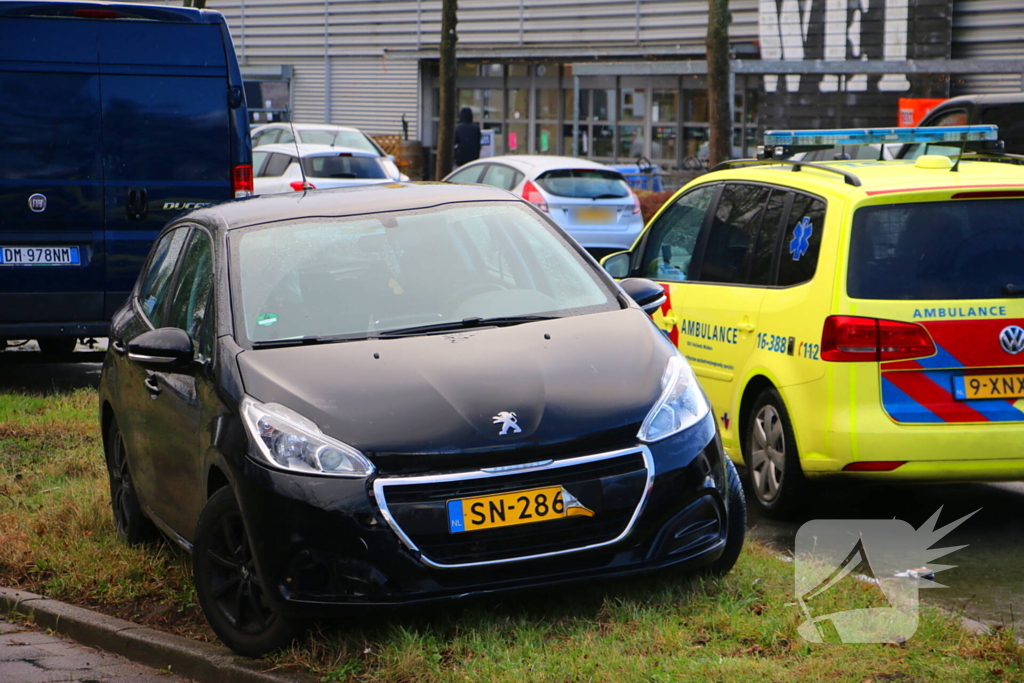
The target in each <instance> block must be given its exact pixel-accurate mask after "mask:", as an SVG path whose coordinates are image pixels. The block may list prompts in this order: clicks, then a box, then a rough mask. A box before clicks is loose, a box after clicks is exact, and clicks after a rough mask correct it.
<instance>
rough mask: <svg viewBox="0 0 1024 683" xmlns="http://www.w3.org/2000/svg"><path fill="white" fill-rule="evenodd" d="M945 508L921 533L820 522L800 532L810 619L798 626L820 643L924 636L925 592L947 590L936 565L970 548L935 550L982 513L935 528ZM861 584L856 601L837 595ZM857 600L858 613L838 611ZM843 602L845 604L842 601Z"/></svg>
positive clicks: (799, 579)
mask: <svg viewBox="0 0 1024 683" xmlns="http://www.w3.org/2000/svg"><path fill="white" fill-rule="evenodd" d="M941 512H942V508H941V507H940V508H939V509H938V510H936V512H935V514H933V515H932V516H931V517H930V518H929V519H928V521H926V522H925V523H924V524H922V525H921V528H919V529H914V527H912V526H910V524H908V523H907V522H904V521H903V520H900V519H852V520H851V519H817V520H812V521H810V522H807V523H806V524H804V525H803V526H801V527H800V529H799V531H797V534H796V559H795V562H794V565H795V570H796V596H797V600H798V604H799V606H800V609H801V610H802V611H803V613H804V615H805V616H806V618H807V620H806V621H804V622H803V623H802V624H800V626H799V627H798V628H797V630H798V631H799V633H800V635H801V636H803V637H804V638H805V639H806V640H809V641H810V642H812V643H823V642H831V643H837V642H842V643H901V642H906V641H907V639H909V638H910V637H911V636H913V635H914V633H915V632H916V631H917V624H918V613H919V597H918V591H919V590H920V589H922V588H945V586H943V585H942V584H939V583H936V582H935V581H934V578H935V574H936V573H937V572H940V571H942V570H944V569H950V568H952V567H954V566H955V565H944V564H931V562H932V561H933V560H935V559H937V558H940V557H942V556H943V555H946V554H948V553H951V552H953V551H955V550H960V549H961V548H965V547H966V545H960V546H954V547H948V548H932V547H931V546H932V545H934V544H935V543H938V542H939V541H940V540H941V539H942V537H943V536H945V535H946V534H948V533H949V532H951V531H953V530H954V529H956V528H957V527H958V526H960V525H961V524H963V523H964V522H965V521H967V520H968V519H969V518H970V517H971V516H973V515H975V514H976V513H977V512H978V510H975V511H974V512H972V513H970V514H968V515H965V516H964V517H961V518H960V519H958V520H956V521H955V522H951V523H949V524H947V525H946V526H944V527H942V528H940V529H935V524H936V522H937V521H938V519H939V514H940V513H941ZM853 581H860V582H861V585H860V586H859V590H856V591H849V595H847V594H845V593H843V592H842V591H841V590H840V591H835V590H832V589H834V588H835V587H837V586H839V585H840V584H842V583H847V584H848V583H850V582H853ZM844 600H849V601H850V602H851V603H852V604H850V607H851V608H850V609H836V608H837V607H840V608H841V607H843V606H845V605H843V604H839V603H842V602H844ZM837 601H838V602H837Z"/></svg>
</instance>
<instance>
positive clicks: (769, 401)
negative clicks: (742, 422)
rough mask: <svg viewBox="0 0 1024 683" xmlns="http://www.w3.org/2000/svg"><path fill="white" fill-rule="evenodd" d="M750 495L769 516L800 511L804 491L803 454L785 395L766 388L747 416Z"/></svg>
mask: <svg viewBox="0 0 1024 683" xmlns="http://www.w3.org/2000/svg"><path fill="white" fill-rule="evenodd" d="M743 446H744V449H743V459H744V461H745V462H746V472H747V477H746V479H747V485H748V487H749V489H750V498H751V500H753V502H754V504H755V505H756V506H757V507H758V509H759V510H761V512H763V513H764V514H765V515H766V516H768V517H777V518H786V517H790V516H792V515H793V514H794V513H796V512H797V510H798V508H799V506H800V504H801V502H802V497H803V494H804V488H805V479H804V472H803V469H802V468H801V466H800V453H799V452H798V451H797V447H796V438H794V436H793V427H792V425H791V423H790V420H789V413H788V412H787V411H786V406H785V404H784V403H783V402H782V397H781V396H780V395H779V392H777V391H776V390H775V389H765V390H764V391H762V392H761V394H760V395H759V396H758V397H757V400H755V401H754V405H753V407H752V408H751V410H750V412H749V413H748V415H747V421H746V433H745V434H744V439H743Z"/></svg>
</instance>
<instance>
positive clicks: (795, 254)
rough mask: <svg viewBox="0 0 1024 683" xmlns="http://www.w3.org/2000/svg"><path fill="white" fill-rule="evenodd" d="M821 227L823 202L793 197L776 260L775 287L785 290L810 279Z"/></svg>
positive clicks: (819, 242) (801, 196)
mask: <svg viewBox="0 0 1024 683" xmlns="http://www.w3.org/2000/svg"><path fill="white" fill-rule="evenodd" d="M824 227H825V202H823V201H822V200H820V199H816V198H814V197H809V196H807V195H805V194H796V195H795V196H794V198H793V208H792V209H790V211H789V220H788V221H787V224H786V229H785V232H784V233H783V235H782V258H781V259H780V260H779V276H778V279H777V283H776V284H778V285H779V286H780V287H789V286H791V285H798V284H800V283H802V282H807V281H809V280H810V279H811V278H813V277H814V271H815V270H816V269H817V267H818V251H819V250H820V249H821V232H822V230H823V229H824Z"/></svg>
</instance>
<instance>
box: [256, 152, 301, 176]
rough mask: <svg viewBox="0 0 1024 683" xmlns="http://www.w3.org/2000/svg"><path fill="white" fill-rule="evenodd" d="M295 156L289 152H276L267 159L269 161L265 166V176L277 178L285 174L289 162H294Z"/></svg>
mask: <svg viewBox="0 0 1024 683" xmlns="http://www.w3.org/2000/svg"><path fill="white" fill-rule="evenodd" d="M292 159H293V157H290V156H288V155H287V154H278V153H276V152H275V153H274V154H271V155H270V158H269V159H267V163H266V164H265V165H264V166H263V174H262V175H263V177H270V178H277V177H278V176H283V175H284V172H285V171H286V170H288V166H289V164H291V163H292Z"/></svg>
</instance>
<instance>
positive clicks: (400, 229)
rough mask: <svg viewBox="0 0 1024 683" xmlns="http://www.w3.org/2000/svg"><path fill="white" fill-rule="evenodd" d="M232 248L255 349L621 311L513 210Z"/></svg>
mask: <svg viewBox="0 0 1024 683" xmlns="http://www.w3.org/2000/svg"><path fill="white" fill-rule="evenodd" d="M231 240H232V242H231V245H232V257H231V258H232V261H233V262H234V264H235V265H236V267H232V268H231V271H230V272H231V273H233V276H232V277H233V279H235V282H233V284H232V286H233V291H234V297H235V299H236V301H238V300H240V301H241V306H238V305H237V303H236V310H237V311H240V315H241V316H242V318H243V320H244V323H243V321H238V320H236V330H239V331H240V330H242V329H244V331H245V335H246V337H247V338H248V339H249V340H251V341H256V342H259V341H269V340H285V339H293V338H301V337H333V336H338V335H344V336H346V337H352V336H354V337H356V338H359V337H373V336H376V335H377V334H378V333H380V332H386V331H392V330H400V329H403V328H412V327H417V326H423V325H431V326H432V325H437V324H444V323H459V322H460V321H465V320H467V319H469V318H483V319H487V318H495V317H518V316H549V315H553V316H568V315H578V314H582V313H589V312H596V311H601V310H615V309H617V308H619V305H618V303H617V300H616V297H615V293H614V292H613V291H612V290H611V289H610V288H609V287H608V286H606V285H605V284H604V283H603V282H602V280H601V279H599V278H598V277H597V275H596V273H595V272H594V269H593V267H592V266H591V265H590V264H588V263H587V262H586V261H585V260H584V258H583V257H582V256H581V255H580V254H579V253H577V251H576V250H575V249H573V248H572V247H571V246H570V245H569V244H568V243H567V242H566V241H565V240H564V239H563V238H562V237H560V236H559V235H558V234H557V233H556V232H555V231H554V230H552V229H551V228H550V227H549V226H548V225H547V224H546V223H545V222H543V221H542V220H540V219H539V218H538V217H536V216H535V215H534V214H533V213H532V212H531V211H530V210H529V209H526V208H524V207H521V206H518V205H517V204H514V203H508V202H501V203H493V204H492V203H472V204H468V203H467V204H449V205H445V206H441V207H435V208H431V209H422V210H418V211H408V212H389V213H378V214H371V215H364V216H357V217H348V218H315V219H314V218H311V219H303V220H299V221H291V222H287V223H275V224H271V225H265V226H256V227H253V228H248V229H245V230H239V231H233V232H232V233H231ZM239 336H241V335H239Z"/></svg>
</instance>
